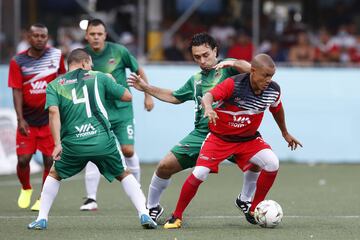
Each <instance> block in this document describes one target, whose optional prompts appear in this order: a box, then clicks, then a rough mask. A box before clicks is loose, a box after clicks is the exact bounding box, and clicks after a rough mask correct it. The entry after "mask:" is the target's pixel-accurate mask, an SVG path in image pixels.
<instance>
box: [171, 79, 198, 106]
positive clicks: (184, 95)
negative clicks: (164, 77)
mask: <svg viewBox="0 0 360 240" xmlns="http://www.w3.org/2000/svg"><path fill="white" fill-rule="evenodd" d="M172 94H173V96H174V97H176V98H177V99H178V100H179V101H181V102H186V101H190V100H194V95H195V94H194V77H191V78H190V79H189V80H188V81H187V82H186V83H185V84H184V85H183V86H182V87H180V88H179V89H178V90H176V91H174V92H173V93H172Z"/></svg>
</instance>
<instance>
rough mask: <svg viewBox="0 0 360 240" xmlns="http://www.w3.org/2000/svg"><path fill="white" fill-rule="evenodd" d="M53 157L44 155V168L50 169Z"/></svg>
mask: <svg viewBox="0 0 360 240" xmlns="http://www.w3.org/2000/svg"><path fill="white" fill-rule="evenodd" d="M53 162H54V161H53V159H52V157H44V160H43V163H44V168H45V169H50V168H51V166H52V165H53Z"/></svg>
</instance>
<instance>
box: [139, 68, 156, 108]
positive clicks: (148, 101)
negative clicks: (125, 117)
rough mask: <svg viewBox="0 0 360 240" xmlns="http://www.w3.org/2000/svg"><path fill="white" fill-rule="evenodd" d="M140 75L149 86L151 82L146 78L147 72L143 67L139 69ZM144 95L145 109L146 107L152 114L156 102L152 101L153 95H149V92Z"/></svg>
mask: <svg viewBox="0 0 360 240" xmlns="http://www.w3.org/2000/svg"><path fill="white" fill-rule="evenodd" d="M138 75H140V76H141V78H142V79H144V81H145V82H146V83H148V84H149V81H148V79H147V77H146V74H145V71H144V69H143V68H142V67H139V71H138ZM144 95H145V96H144V107H145V109H146V111H148V112H150V111H151V110H152V109H153V108H154V100H153V99H152V97H151V95H150V94H148V93H147V92H144Z"/></svg>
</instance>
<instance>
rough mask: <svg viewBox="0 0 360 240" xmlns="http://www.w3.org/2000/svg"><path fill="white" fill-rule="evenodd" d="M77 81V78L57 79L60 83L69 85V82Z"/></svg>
mask: <svg viewBox="0 0 360 240" xmlns="http://www.w3.org/2000/svg"><path fill="white" fill-rule="evenodd" d="M74 83H77V79H76V78H75V79H66V78H61V79H60V80H59V84H60V85H69V84H74Z"/></svg>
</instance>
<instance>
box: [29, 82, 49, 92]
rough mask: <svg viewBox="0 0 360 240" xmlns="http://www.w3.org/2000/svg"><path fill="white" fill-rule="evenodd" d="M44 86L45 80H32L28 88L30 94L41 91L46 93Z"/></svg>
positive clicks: (45, 84)
mask: <svg viewBox="0 0 360 240" xmlns="http://www.w3.org/2000/svg"><path fill="white" fill-rule="evenodd" d="M46 86H47V82H46V81H37V82H32V83H31V87H32V89H30V94H43V93H46Z"/></svg>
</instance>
